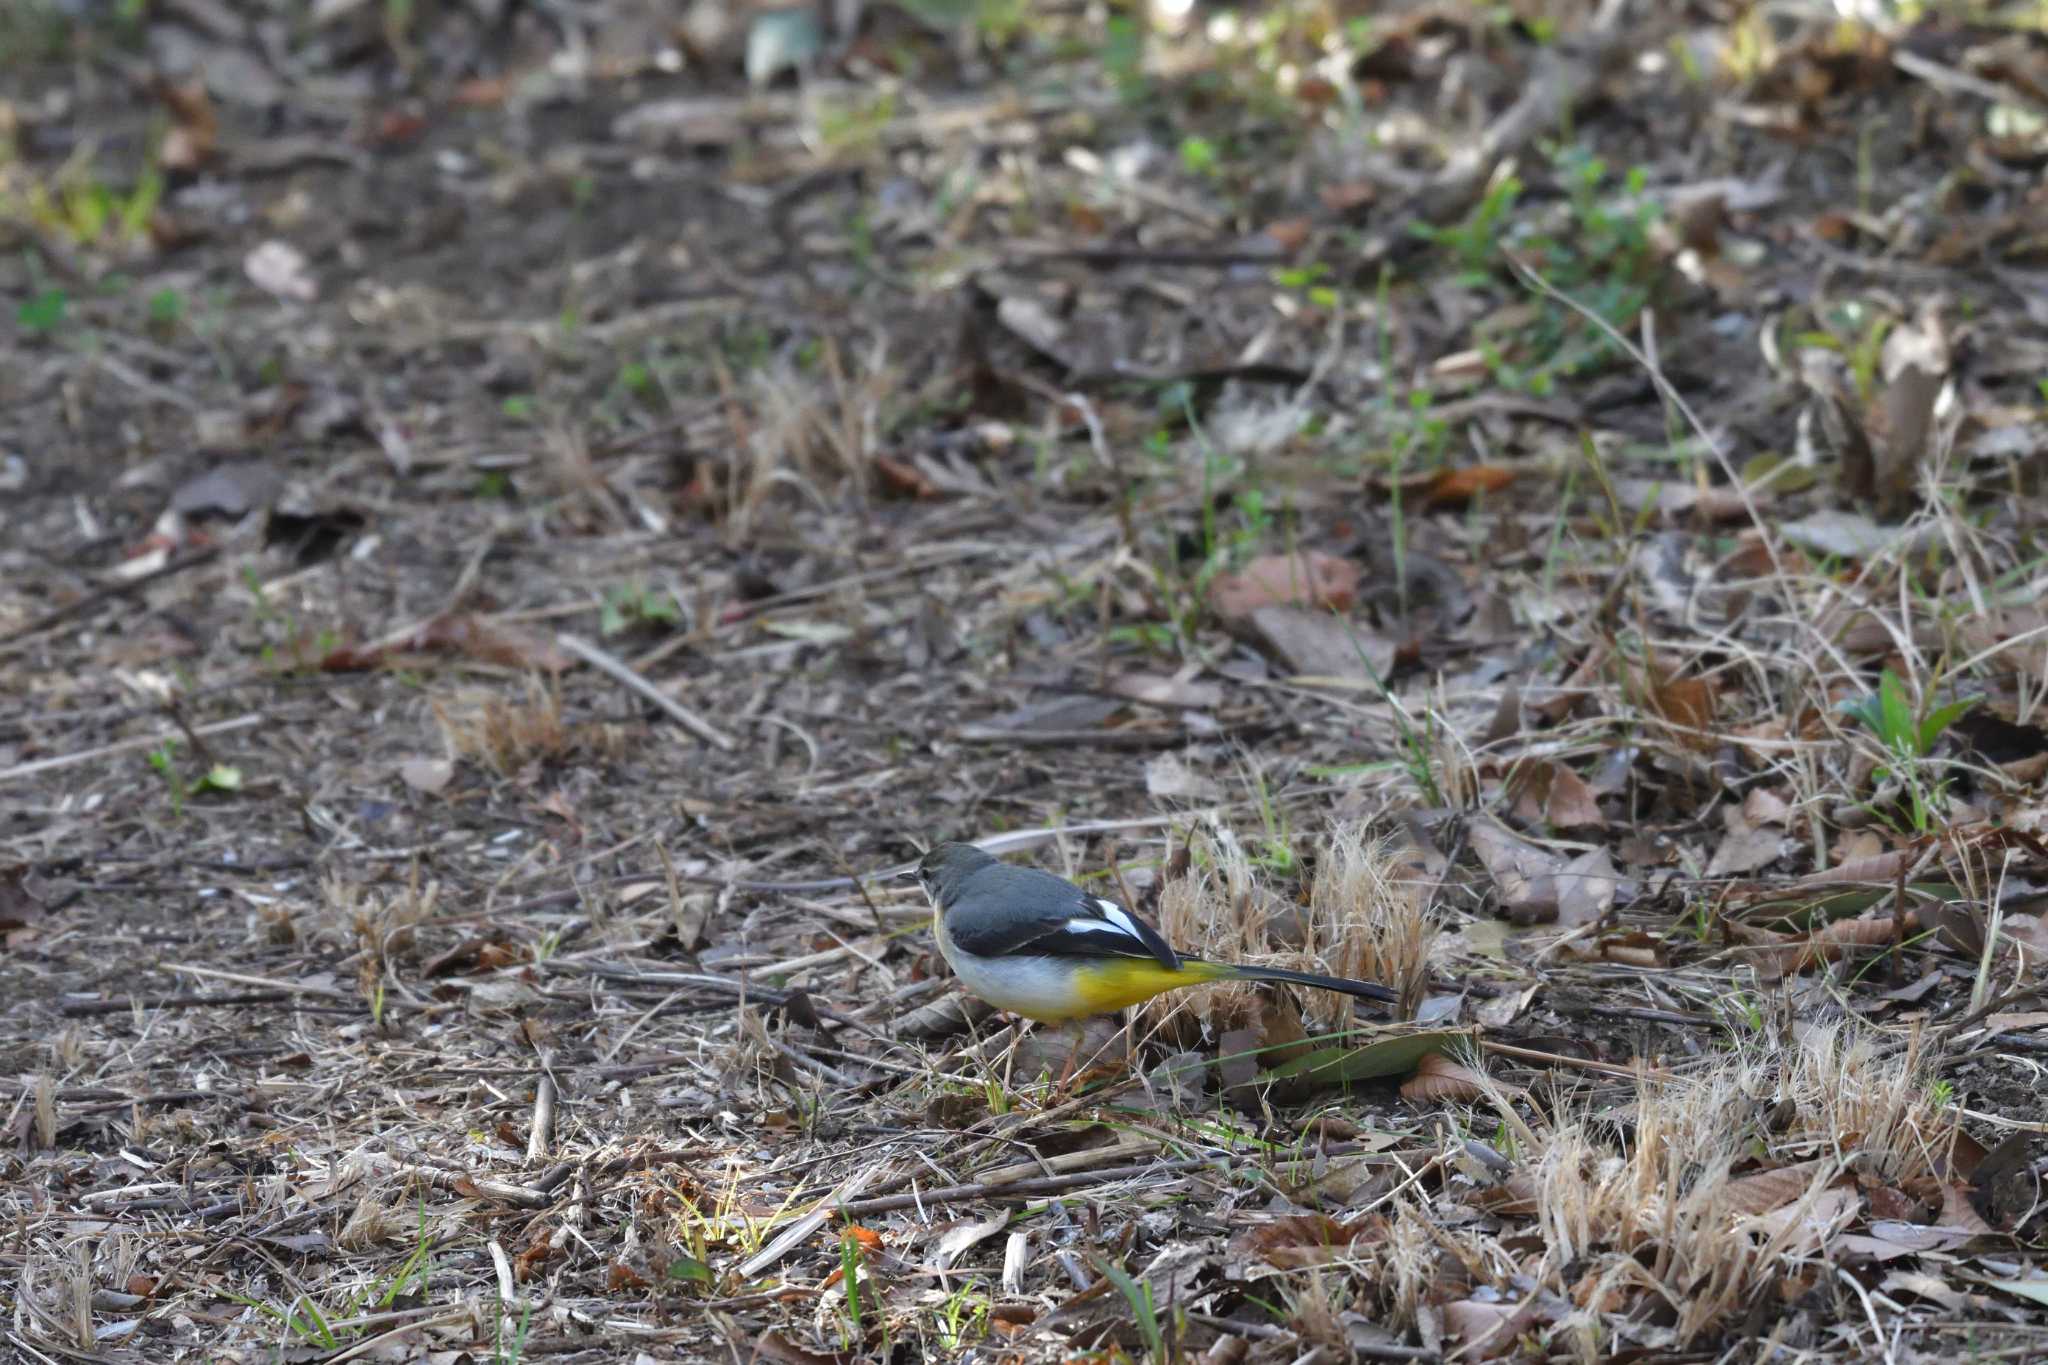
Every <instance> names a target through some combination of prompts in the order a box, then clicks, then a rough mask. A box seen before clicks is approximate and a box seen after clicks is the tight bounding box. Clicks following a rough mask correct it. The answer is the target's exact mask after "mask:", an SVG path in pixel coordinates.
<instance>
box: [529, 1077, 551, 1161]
mask: <svg viewBox="0 0 2048 1365" xmlns="http://www.w3.org/2000/svg"><path fill="white" fill-rule="evenodd" d="M554 1135H555V1078H554V1077H553V1076H550V1075H548V1074H547V1073H546V1072H542V1073H541V1078H540V1084H539V1085H537V1086H535V1087H534V1088H533V1129H532V1131H531V1132H529V1133H528V1134H527V1135H526V1163H527V1165H529V1166H530V1165H532V1164H534V1163H535V1162H537V1161H539V1160H540V1159H541V1158H542V1157H544V1156H546V1155H547V1154H548V1143H549V1142H551V1141H552V1140H553V1139H554Z"/></svg>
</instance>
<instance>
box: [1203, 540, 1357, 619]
mask: <svg viewBox="0 0 2048 1365" xmlns="http://www.w3.org/2000/svg"><path fill="white" fill-rule="evenodd" d="M1358 579H1359V568H1358V566H1357V565H1356V564H1354V563H1352V562H1351V561H1350V560H1348V559H1340V558H1338V557H1337V556H1336V555H1331V554H1324V553H1323V552H1322V551H1320V550H1305V551H1303V552H1302V553H1301V554H1298V555H1265V556H1262V557H1261V558H1258V559H1254V560H1253V561H1252V562H1251V563H1249V564H1247V565H1245V567H1244V570H1243V572H1241V573H1230V574H1218V575H1217V576H1216V579H1215V581H1214V582H1212V583H1211V584H1210V585H1209V606H1210V608H1211V609H1212V610H1214V611H1215V613H1216V614H1217V615H1218V616H1220V617H1222V618H1223V619H1224V620H1226V621H1242V620H1246V619H1248V618H1249V617H1250V616H1251V614H1252V613H1253V612H1255V611H1257V610H1258V609H1259V608H1261V607H1309V608H1315V609H1323V610H1329V611H1339V612H1342V611H1349V610H1351V608H1352V606H1353V605H1355V604H1356V602H1357V601H1358Z"/></svg>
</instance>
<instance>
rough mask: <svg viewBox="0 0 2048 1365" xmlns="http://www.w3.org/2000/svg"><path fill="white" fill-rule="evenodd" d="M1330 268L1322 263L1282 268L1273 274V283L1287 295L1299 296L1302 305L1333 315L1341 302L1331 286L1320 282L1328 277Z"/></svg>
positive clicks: (1316, 262)
mask: <svg viewBox="0 0 2048 1365" xmlns="http://www.w3.org/2000/svg"><path fill="white" fill-rule="evenodd" d="M1329 273H1330V267H1329V264H1328V263H1327V262H1324V261H1311V262H1310V263H1308V264H1307V265H1291V266H1284V267H1282V268H1281V269H1278V270H1275V271H1274V272H1273V283H1274V284H1277V285H1279V286H1280V287H1281V288H1282V289H1285V290H1287V291H1288V292H1289V293H1293V294H1299V295H1300V296H1301V300H1302V302H1303V303H1306V304H1307V305H1308V306H1309V307H1311V308H1314V309H1317V310H1319V311H1321V312H1324V313H1334V312H1336V311H1337V308H1338V306H1339V305H1340V304H1341V303H1342V302H1343V296H1342V295H1340V294H1339V293H1338V292H1337V290H1336V288H1335V287H1334V286H1332V285H1328V284H1324V283H1323V282H1322V281H1323V280H1324V279H1325V278H1326V277H1327V276H1328V275H1329Z"/></svg>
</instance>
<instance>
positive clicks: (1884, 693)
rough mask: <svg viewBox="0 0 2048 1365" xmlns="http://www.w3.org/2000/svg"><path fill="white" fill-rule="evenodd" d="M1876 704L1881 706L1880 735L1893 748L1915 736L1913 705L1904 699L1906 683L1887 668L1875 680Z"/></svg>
mask: <svg viewBox="0 0 2048 1365" xmlns="http://www.w3.org/2000/svg"><path fill="white" fill-rule="evenodd" d="M1877 697H1878V704H1879V705H1880V706H1881V707H1882V708H1883V714H1884V728H1883V730H1881V731H1880V732H1879V733H1880V736H1881V737H1882V738H1883V740H1884V742H1885V743H1886V744H1888V745H1890V746H1891V747H1893V748H1894V749H1896V748H1897V747H1899V746H1900V745H1901V744H1904V743H1908V742H1910V741H1911V740H1912V739H1914V738H1917V732H1916V731H1915V730H1914V728H1913V707H1912V705H1911V704H1910V703H1908V702H1907V700H1906V685H1905V684H1904V683H1902V682H1900V681H1899V675H1898V674H1896V673H1894V672H1892V671H1891V670H1890V669H1889V668H1887V669H1886V670H1885V671H1884V676H1883V677H1882V678H1879V679H1878V682H1877Z"/></svg>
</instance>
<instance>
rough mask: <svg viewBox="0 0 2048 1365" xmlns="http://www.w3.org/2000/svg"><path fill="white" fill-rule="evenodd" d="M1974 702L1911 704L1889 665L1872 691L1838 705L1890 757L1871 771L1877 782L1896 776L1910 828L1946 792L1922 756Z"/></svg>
mask: <svg viewBox="0 0 2048 1365" xmlns="http://www.w3.org/2000/svg"><path fill="white" fill-rule="evenodd" d="M1976 704H1977V699H1976V698H1974V697H1969V698H1965V699H1963V700H1961V701H1952V702H1949V703H1947V704H1945V705H1942V706H1936V707H1933V708H1931V709H1922V708H1916V707H1915V706H1914V705H1913V703H1912V702H1911V701H1910V700H1908V699H1907V696H1906V685H1905V683H1904V682H1902V681H1901V680H1900V678H1899V675H1898V674H1896V673H1894V672H1892V670H1890V669H1889V668H1887V669H1886V670H1885V671H1884V674H1883V676H1881V677H1880V678H1879V679H1878V683H1877V691H1875V692H1872V693H1867V694H1866V695H1864V696H1862V697H1860V698H1857V699H1855V700H1852V701H1844V702H1842V703H1841V704H1840V709H1841V711H1842V713H1843V714H1844V715H1846V716H1848V717H1849V718H1850V719H1851V720H1854V721H1855V722H1857V723H1858V724H1859V725H1861V726H1862V727H1863V728H1864V729H1866V730H1868V731H1869V732H1870V733H1871V734H1872V735H1873V736H1874V737H1875V738H1876V739H1877V741H1878V743H1879V744H1881V745H1883V746H1884V751H1885V753H1886V754H1887V755H1889V757H1890V760H1891V761H1890V762H1889V763H1887V764H1885V765H1883V766H1880V767H1879V768H1878V769H1877V770H1876V771H1875V773H1874V774H1873V776H1874V777H1875V778H1876V779H1877V780H1878V781H1879V782H1884V781H1886V780H1888V779H1891V778H1897V779H1898V781H1899V783H1900V784H1901V785H1902V786H1903V787H1904V788H1905V792H1906V799H1907V814H1908V818H1909V819H1910V821H1911V823H1912V828H1913V830H1914V831H1915V832H1916V833H1920V834H1925V833H1927V832H1928V831H1929V830H1930V829H1932V828H1933V826H1934V821H1935V819H1936V817H1937V814H1938V812H1939V809H1940V807H1941V806H1942V804H1943V801H1944V799H1945V798H1946V796H1947V794H1948V779H1947V777H1945V776H1936V775H1934V774H1933V773H1931V772H1930V769H1931V768H1932V766H1933V765H1931V764H1929V763H1928V762H1927V758H1928V756H1929V755H1930V754H1932V753H1933V752H1934V746H1935V744H1936V742H1938V741H1939V740H1940V738H1941V735H1942V732H1943V731H1945V730H1947V729H1948V727H1949V726H1950V725H1952V724H1954V723H1955V721H1956V720H1957V719H1958V718H1959V717H1960V716H1962V715H1963V714H1964V713H1965V712H1967V711H1968V710H1969V709H1970V708H1971V707H1973V706H1975V705H1976Z"/></svg>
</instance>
